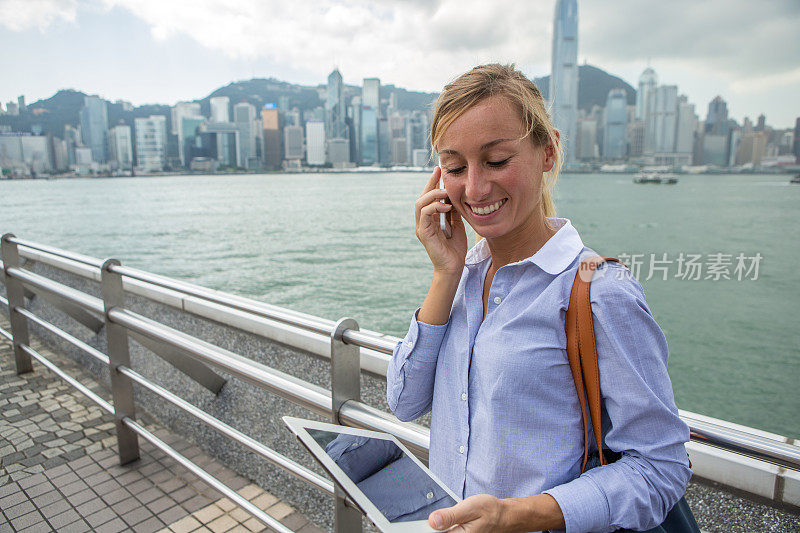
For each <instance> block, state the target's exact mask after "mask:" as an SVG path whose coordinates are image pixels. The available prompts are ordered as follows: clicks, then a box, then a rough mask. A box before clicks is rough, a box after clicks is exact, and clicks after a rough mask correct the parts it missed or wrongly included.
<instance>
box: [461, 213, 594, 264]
mask: <svg viewBox="0 0 800 533" xmlns="http://www.w3.org/2000/svg"><path fill="white" fill-rule="evenodd" d="M547 221H548V222H549V223H550V225H551V226H552V227H554V228H557V231H556V234H555V235H553V236H552V237H550V238H549V239H548V240H547V242H546V243H544V246H542V247H541V248H539V250H538V251H537V252H536V253H535V254H533V255H532V256H530V257H528V258H527V259H523V260H522V261H518V262H517V263H512V264H519V263H525V262H531V263H533V264H535V265H536V266H538V267H539V268H541V269H542V270H544V271H545V272H547V273H548V274H552V275H554V276H555V275H558V274H560V273H562V272H563V271H564V270H566V269H567V267H568V266H569V265H570V264H572V262H573V261H574V260H575V258H576V257H578V255H580V253H581V250H583V241H581V237H580V235H578V231H577V230H576V229H575V228H574V227H573V225H572V223H571V222H570V221H569V219H566V218H548V219H547ZM491 255H492V254H491V251H490V250H489V243H487V242H486V239H481V240H480V241H478V243H477V244H476V245H475V246H473V247H472V249H471V250H470V251H469V252H467V257H466V259H465V261H464V262H465V264H466V265H467V266H473V265H477V264H478V263H482V262H483V261H485V260H486V259H489V258H490V257H491Z"/></svg>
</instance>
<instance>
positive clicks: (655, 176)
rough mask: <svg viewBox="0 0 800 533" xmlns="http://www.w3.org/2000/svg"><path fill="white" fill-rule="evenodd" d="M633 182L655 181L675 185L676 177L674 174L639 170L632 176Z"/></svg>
mask: <svg viewBox="0 0 800 533" xmlns="http://www.w3.org/2000/svg"><path fill="white" fill-rule="evenodd" d="M633 182H634V183H655V184H661V185H675V184H676V183H678V178H677V177H676V176H675V174H661V173H658V172H639V173H638V174H637V175H636V176H635V177H634V178H633Z"/></svg>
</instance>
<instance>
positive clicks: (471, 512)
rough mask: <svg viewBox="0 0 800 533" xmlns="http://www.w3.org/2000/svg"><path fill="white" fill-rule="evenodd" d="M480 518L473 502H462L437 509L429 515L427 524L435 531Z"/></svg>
mask: <svg viewBox="0 0 800 533" xmlns="http://www.w3.org/2000/svg"><path fill="white" fill-rule="evenodd" d="M479 516H480V514H479V512H478V509H477V506H476V505H475V504H474V502H471V501H467V500H462V501H460V502H458V503H457V504H456V505H454V506H453V507H448V508H446V509H439V510H437V511H434V512H433V513H431V515H430V516H429V517H428V523H429V524H430V525H431V527H434V528H436V529H447V528H449V527H453V526H455V525H456V524H464V523H466V522H469V521H470V520H474V519H476V518H478V517H479Z"/></svg>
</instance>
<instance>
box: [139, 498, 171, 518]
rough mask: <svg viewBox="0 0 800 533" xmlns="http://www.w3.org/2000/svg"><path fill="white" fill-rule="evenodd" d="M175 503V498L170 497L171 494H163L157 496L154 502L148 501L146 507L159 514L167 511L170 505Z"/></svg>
mask: <svg viewBox="0 0 800 533" xmlns="http://www.w3.org/2000/svg"><path fill="white" fill-rule="evenodd" d="M174 505H175V500H173V499H172V498H170V497H169V496H161V497H160V498H156V499H155V500H153V501H152V502H150V503H148V504H147V505H146V507H147V508H148V509H150V510H151V511H152V512H153V514H158V513H160V512H162V511H166V510H167V509H169V508H170V507H173V506H174Z"/></svg>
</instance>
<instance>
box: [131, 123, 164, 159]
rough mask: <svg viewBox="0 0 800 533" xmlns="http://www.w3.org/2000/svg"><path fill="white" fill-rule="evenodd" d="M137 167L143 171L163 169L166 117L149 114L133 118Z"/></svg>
mask: <svg viewBox="0 0 800 533" xmlns="http://www.w3.org/2000/svg"><path fill="white" fill-rule="evenodd" d="M133 124H134V129H135V130H136V131H135V132H134V135H135V137H136V163H137V165H136V166H137V167H139V168H141V170H143V171H145V172H160V171H162V170H164V164H165V163H166V151H167V148H166V147H167V117H165V116H163V115H150V116H149V117H148V118H142V117H139V118H135V119H133Z"/></svg>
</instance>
